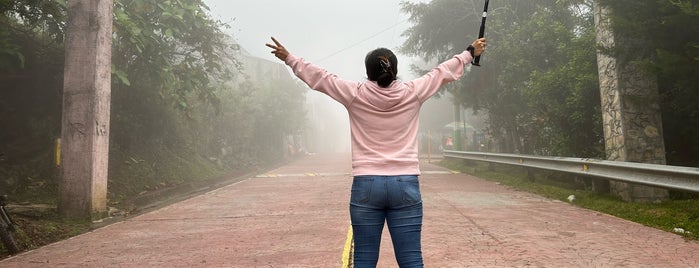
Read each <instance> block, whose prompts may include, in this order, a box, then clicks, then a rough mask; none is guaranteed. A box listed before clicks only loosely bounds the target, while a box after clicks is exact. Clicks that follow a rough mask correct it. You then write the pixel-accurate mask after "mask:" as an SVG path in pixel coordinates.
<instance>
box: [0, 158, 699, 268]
mask: <svg viewBox="0 0 699 268" xmlns="http://www.w3.org/2000/svg"><path fill="white" fill-rule="evenodd" d="M349 168H350V164H349V157H348V156H347V155H315V156H308V157H306V158H303V159H299V160H297V161H294V162H292V163H290V164H289V165H286V166H283V167H281V168H278V169H276V170H273V171H270V172H269V173H267V174H260V175H258V176H256V177H254V178H249V179H246V180H243V181H241V182H239V183H236V184H232V185H229V186H226V187H223V188H221V189H218V190H214V191H212V192H209V193H206V194H203V195H201V196H197V197H194V198H191V199H188V200H185V201H182V202H179V203H176V204H172V205H169V206H167V207H164V208H161V209H158V210H155V211H153V212H149V213H146V214H143V215H140V216H136V217H133V218H130V219H127V220H124V221H121V222H118V223H115V224H112V225H109V226H106V227H103V228H100V229H97V230H95V231H93V232H90V233H87V234H83V235H80V236H77V237H74V238H71V239H68V240H65V241H61V242H58V243H55V244H52V245H48V246H45V247H42V248H40V249H37V250H33V251H30V252H26V253H23V254H20V255H18V256H15V257H12V258H9V259H6V260H4V261H2V262H0V267H340V266H341V264H342V261H341V256H342V251H343V247H344V244H345V238H346V234H347V230H348V228H349V216H348V204H347V202H348V199H349V187H350V184H351V179H350V176H349ZM422 170H423V175H422V176H421V187H422V191H423V199H424V202H425V218H424V226H423V254H424V257H425V265H426V267H699V255H697V254H695V253H696V252H699V243H697V242H696V241H686V240H685V239H683V238H682V237H680V236H678V235H675V234H672V233H668V232H664V231H659V230H656V229H652V228H648V227H644V226H641V225H639V224H636V223H633V222H629V221H625V220H622V219H618V218H615V217H612V216H608V215H605V214H600V213H597V212H594V211H589V210H585V209H581V208H577V207H575V206H572V205H570V204H567V203H564V202H559V201H552V200H549V199H546V198H542V197H539V196H537V195H533V194H528V193H523V192H519V191H514V190H511V189H508V188H507V187H504V186H500V185H497V184H495V183H493V182H488V181H484V180H481V179H478V178H475V177H472V176H469V175H465V174H450V173H449V172H448V171H447V170H444V169H442V168H439V167H436V166H434V165H430V164H428V163H423V164H422ZM389 239H390V238H389V237H388V232H385V233H384V240H383V242H382V253H381V254H382V255H381V259H380V261H379V267H397V265H396V264H395V260H394V258H393V254H392V247H391V244H390V240H389Z"/></svg>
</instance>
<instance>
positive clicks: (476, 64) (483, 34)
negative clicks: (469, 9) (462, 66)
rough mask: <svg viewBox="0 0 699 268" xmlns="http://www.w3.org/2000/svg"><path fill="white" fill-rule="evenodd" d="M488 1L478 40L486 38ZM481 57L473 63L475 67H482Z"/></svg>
mask: <svg viewBox="0 0 699 268" xmlns="http://www.w3.org/2000/svg"><path fill="white" fill-rule="evenodd" d="M488 2H489V1H488V0H485V7H484V8H483V19H482V20H481V30H480V31H479V32H478V38H483V36H485V20H486V19H487V18H488ZM480 61H481V56H477V57H476V59H475V60H474V61H473V65H475V66H481V64H480Z"/></svg>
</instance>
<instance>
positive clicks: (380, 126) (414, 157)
mask: <svg viewBox="0 0 699 268" xmlns="http://www.w3.org/2000/svg"><path fill="white" fill-rule="evenodd" d="M472 60H473V58H472V57H471V54H470V53H469V52H468V51H464V52H462V53H461V54H459V55H456V56H454V57H453V58H451V59H450V60H447V61H445V62H443V63H442V64H440V65H438V66H437V67H435V68H434V69H432V70H431V71H430V72H428V73H427V74H425V75H423V76H422V77H420V78H417V79H415V80H412V81H409V82H405V83H403V82H401V81H393V83H392V84H391V85H390V86H389V87H387V88H381V87H379V85H378V84H376V82H373V81H366V82H364V83H360V82H354V81H348V80H343V79H340V78H338V77H337V76H336V75H334V74H331V73H328V72H327V71H326V70H324V69H322V68H320V67H318V66H316V65H313V64H311V63H308V62H306V61H304V60H303V59H302V58H297V57H295V56H294V55H289V56H288V57H287V58H286V64H287V65H289V66H290V67H291V68H292V69H293V71H294V74H296V76H298V77H299V78H300V79H301V80H303V81H304V82H306V84H308V86H310V87H311V88H312V89H314V90H317V91H320V92H323V93H325V94H327V95H328V96H330V97H331V98H333V99H335V100H336V101H338V102H340V103H342V105H344V106H345V108H347V111H348V113H349V118H350V132H351V134H352V175H353V176H361V175H382V176H396V175H420V167H419V162H418V150H417V148H418V147H417V131H418V124H419V122H418V119H419V112H420V107H421V106H422V104H423V103H424V102H425V101H427V99H428V98H429V97H431V96H432V95H434V94H435V93H437V91H438V90H439V88H440V87H441V86H442V85H444V84H446V83H448V82H451V81H454V80H456V79H458V78H459V77H461V75H462V74H463V73H464V68H465V65H466V64H467V63H470V62H471V61H472Z"/></svg>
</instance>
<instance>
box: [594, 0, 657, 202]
mask: <svg viewBox="0 0 699 268" xmlns="http://www.w3.org/2000/svg"><path fill="white" fill-rule="evenodd" d="M611 12H612V11H611V10H610V8H609V7H606V6H602V5H600V4H599V2H597V1H595V7H594V16H595V26H596V36H597V44H598V45H599V46H601V47H603V48H605V49H613V48H615V47H626V46H628V45H629V44H631V42H625V40H626V41H628V39H629V38H628V37H626V38H624V37H622V36H621V35H615V33H614V30H613V24H612V18H611ZM634 42H635V43H638V42H639V41H638V40H635V41H634ZM632 60H636V59H624V60H620V59H617V58H615V57H613V56H610V55H608V54H606V53H604V52H598V53H597V66H598V70H599V79H600V93H601V99H602V121H603V123H604V140H605V150H606V153H607V159H609V160H614V161H625V162H639V163H651V164H663V165H664V164H665V163H666V162H665V144H664V141H663V133H662V131H663V128H662V119H661V116H660V105H659V96H658V83H657V79H656V78H655V77H654V76H651V75H647V74H645V73H644V72H643V70H641V69H640V67H639V66H638V65H636V64H634V63H633V62H631V61H632ZM610 188H611V191H612V193H614V194H616V195H619V196H621V197H622V198H623V199H624V200H627V201H638V202H654V201H659V200H663V199H667V198H668V191H667V190H664V189H659V188H654V187H647V186H640V185H634V184H629V183H623V182H610Z"/></svg>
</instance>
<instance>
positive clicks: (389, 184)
mask: <svg viewBox="0 0 699 268" xmlns="http://www.w3.org/2000/svg"><path fill="white" fill-rule="evenodd" d="M350 218H351V220H352V230H353V233H354V267H355V268H364V267H376V263H377V262H378V260H379V246H380V244H381V232H382V231H383V226H384V222H386V223H387V224H388V230H389V232H390V233H391V241H393V250H394V252H395V255H396V261H397V262H398V265H399V266H400V267H401V268H405V267H423V263H422V250H421V245H420V234H421V232H422V198H421V196H420V184H419V182H418V178H417V176H356V177H354V182H353V183H352V195H351V198H350Z"/></svg>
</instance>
